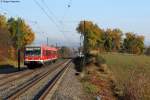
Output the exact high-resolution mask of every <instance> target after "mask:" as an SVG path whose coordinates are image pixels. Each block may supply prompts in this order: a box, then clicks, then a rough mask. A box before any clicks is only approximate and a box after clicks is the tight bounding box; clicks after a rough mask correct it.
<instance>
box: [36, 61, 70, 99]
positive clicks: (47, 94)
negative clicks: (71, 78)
mask: <svg viewBox="0 0 150 100" xmlns="http://www.w3.org/2000/svg"><path fill="white" fill-rule="evenodd" d="M70 66H71V63H68V64H67V65H66V66H65V67H64V68H63V69H62V70H61V71H60V72H58V73H57V74H56V75H55V76H54V77H53V79H52V80H50V81H49V82H48V83H47V85H45V87H44V88H43V90H42V91H41V92H40V93H39V95H38V96H37V97H36V98H34V100H37V99H38V100H47V99H51V97H52V95H53V94H54V92H55V90H56V87H55V86H56V85H59V83H60V81H61V79H62V78H63V75H64V74H65V72H67V70H68V68H69V67H70Z"/></svg>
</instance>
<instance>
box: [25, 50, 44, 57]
mask: <svg viewBox="0 0 150 100" xmlns="http://www.w3.org/2000/svg"><path fill="white" fill-rule="evenodd" d="M25 55H27V56H36V55H37V56H40V55H41V49H40V48H26V50H25Z"/></svg>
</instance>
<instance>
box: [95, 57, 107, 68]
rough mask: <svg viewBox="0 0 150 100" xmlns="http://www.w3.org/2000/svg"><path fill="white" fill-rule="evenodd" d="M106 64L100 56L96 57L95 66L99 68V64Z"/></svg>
mask: <svg viewBox="0 0 150 100" xmlns="http://www.w3.org/2000/svg"><path fill="white" fill-rule="evenodd" d="M105 63H106V60H105V59H104V58H103V57H102V56H100V55H97V56H96V63H95V64H96V65H97V66H101V64H105Z"/></svg>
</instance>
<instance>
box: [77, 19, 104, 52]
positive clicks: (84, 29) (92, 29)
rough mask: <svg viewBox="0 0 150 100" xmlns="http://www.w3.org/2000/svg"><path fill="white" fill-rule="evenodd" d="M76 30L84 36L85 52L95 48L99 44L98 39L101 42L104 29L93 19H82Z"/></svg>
mask: <svg viewBox="0 0 150 100" xmlns="http://www.w3.org/2000/svg"><path fill="white" fill-rule="evenodd" d="M76 30H77V32H78V33H80V34H81V36H82V37H83V38H84V41H83V46H84V53H85V54H87V53H89V52H90V50H92V49H95V48H96V46H98V44H97V43H98V41H99V43H101V42H100V41H101V39H102V38H101V37H102V34H103V30H102V29H100V28H99V27H98V25H97V24H94V23H93V22H91V21H81V22H80V23H79V25H78V27H77V28H76Z"/></svg>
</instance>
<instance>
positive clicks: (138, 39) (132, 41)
mask: <svg viewBox="0 0 150 100" xmlns="http://www.w3.org/2000/svg"><path fill="white" fill-rule="evenodd" d="M123 47H124V50H125V51H126V52H128V53H132V54H141V53H143V51H144V36H139V35H136V34H134V33H131V32H130V33H126V37H125V39H124V42H123Z"/></svg>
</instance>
